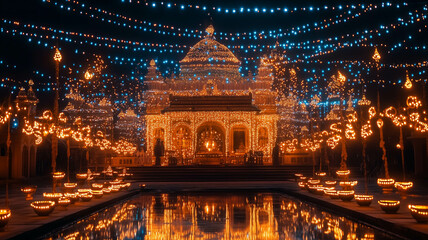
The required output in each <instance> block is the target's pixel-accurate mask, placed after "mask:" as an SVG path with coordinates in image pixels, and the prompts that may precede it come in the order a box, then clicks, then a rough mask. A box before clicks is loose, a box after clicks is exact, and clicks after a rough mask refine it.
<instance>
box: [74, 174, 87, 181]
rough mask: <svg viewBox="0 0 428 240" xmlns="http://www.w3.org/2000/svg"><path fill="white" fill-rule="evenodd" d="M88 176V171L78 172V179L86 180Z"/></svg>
mask: <svg viewBox="0 0 428 240" xmlns="http://www.w3.org/2000/svg"><path fill="white" fill-rule="evenodd" d="M87 178H88V174H87V173H77V174H76V179H77V180H86V179H87Z"/></svg>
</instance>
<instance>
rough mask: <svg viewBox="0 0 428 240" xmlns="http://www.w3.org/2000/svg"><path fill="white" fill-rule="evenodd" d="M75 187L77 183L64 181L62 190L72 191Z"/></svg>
mask: <svg viewBox="0 0 428 240" xmlns="http://www.w3.org/2000/svg"><path fill="white" fill-rule="evenodd" d="M76 187H77V183H71V182H66V183H64V188H63V189H64V192H66V193H72V192H73V191H74V189H75V188H76Z"/></svg>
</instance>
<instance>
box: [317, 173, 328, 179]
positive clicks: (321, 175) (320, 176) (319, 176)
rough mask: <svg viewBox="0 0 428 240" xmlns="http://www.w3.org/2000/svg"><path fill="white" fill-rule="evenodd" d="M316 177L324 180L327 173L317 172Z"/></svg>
mask: <svg viewBox="0 0 428 240" xmlns="http://www.w3.org/2000/svg"><path fill="white" fill-rule="evenodd" d="M315 176H317V177H318V178H321V179H322V178H324V177H325V176H327V173H326V172H316V173H315Z"/></svg>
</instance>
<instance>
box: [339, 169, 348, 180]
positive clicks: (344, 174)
mask: <svg viewBox="0 0 428 240" xmlns="http://www.w3.org/2000/svg"><path fill="white" fill-rule="evenodd" d="M349 174H351V171H350V170H337V171H336V175H337V176H338V177H339V178H341V179H345V178H347V177H348V176H349Z"/></svg>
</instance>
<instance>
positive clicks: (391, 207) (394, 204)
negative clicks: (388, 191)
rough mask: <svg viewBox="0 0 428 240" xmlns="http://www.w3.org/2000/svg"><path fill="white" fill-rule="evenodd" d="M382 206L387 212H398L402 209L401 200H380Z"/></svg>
mask: <svg viewBox="0 0 428 240" xmlns="http://www.w3.org/2000/svg"><path fill="white" fill-rule="evenodd" d="M378 203H379V205H380V208H381V209H382V210H383V211H384V212H385V213H396V212H397V211H398V209H400V201H396V200H379V201H378Z"/></svg>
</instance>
